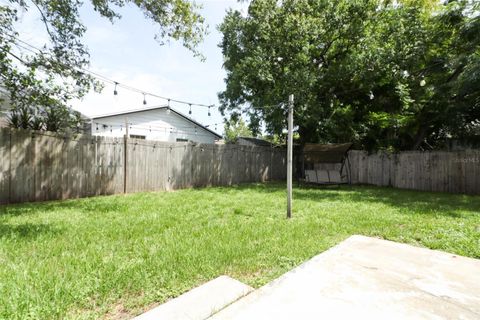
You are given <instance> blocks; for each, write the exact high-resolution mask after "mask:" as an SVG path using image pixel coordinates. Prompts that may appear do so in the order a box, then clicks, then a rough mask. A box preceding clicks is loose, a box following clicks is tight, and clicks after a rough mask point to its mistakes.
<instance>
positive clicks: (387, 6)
mask: <svg viewBox="0 0 480 320" xmlns="http://www.w3.org/2000/svg"><path fill="white" fill-rule="evenodd" d="M478 13H479V9H478V4H476V3H475V2H473V1H448V2H446V3H443V2H440V1H427V0H425V1H409V0H408V1H407V0H404V1H400V3H398V2H391V1H382V0H358V1H348V0H340V1H327V0H320V1H308V0H295V1H294V0H286V1H282V2H277V1H274V0H254V1H252V2H251V4H250V7H249V11H248V15H247V16H246V17H244V16H242V15H241V14H240V13H239V12H236V11H230V12H229V13H228V14H227V16H226V17H225V20H224V22H223V23H222V25H221V26H220V31H221V32H222V33H223V40H222V43H221V44H220V46H221V48H222V52H223V55H224V60H225V63H224V66H225V69H226V71H227V78H226V84H227V85H226V89H225V91H223V92H222V93H220V95H219V98H220V100H221V103H222V107H221V111H222V112H224V113H226V112H233V113H245V114H247V115H248V116H249V117H250V118H251V119H252V121H251V124H253V125H255V124H260V123H261V122H262V121H263V122H264V123H265V126H266V129H267V132H268V133H269V134H280V133H281V130H282V129H283V128H285V126H286V108H284V106H283V103H284V101H285V100H286V98H287V97H288V95H289V94H291V93H294V94H295V95H296V98H295V100H296V106H295V123H296V124H297V125H298V126H299V134H300V139H301V141H302V142H347V141H353V142H355V144H356V146H357V147H361V148H366V149H369V150H374V149H392V150H402V149H418V148H432V147H439V146H440V145H441V142H442V141H444V139H445V138H446V137H448V136H460V135H467V132H466V130H463V129H462V130H458V128H459V127H461V128H469V127H476V126H478V122H479V118H480V116H479V99H478V92H480V90H478V72H476V71H475V70H478V56H479V44H478V41H479V40H478V30H479V15H478ZM475 32H476V33H475ZM475 34H476V35H477V36H475ZM474 71H475V72H474ZM252 129H256V128H252ZM464 131H465V132H464Z"/></svg>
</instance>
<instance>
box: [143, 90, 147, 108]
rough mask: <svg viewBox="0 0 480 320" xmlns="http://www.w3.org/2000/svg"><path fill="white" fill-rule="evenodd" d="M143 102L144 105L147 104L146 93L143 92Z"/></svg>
mask: <svg viewBox="0 0 480 320" xmlns="http://www.w3.org/2000/svg"><path fill="white" fill-rule="evenodd" d="M143 104H144V105H146V104H147V98H146V94H145V93H144V94H143Z"/></svg>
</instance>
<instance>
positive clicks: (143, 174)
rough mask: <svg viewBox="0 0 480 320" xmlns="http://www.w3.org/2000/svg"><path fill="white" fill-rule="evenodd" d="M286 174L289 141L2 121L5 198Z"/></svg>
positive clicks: (0, 191)
mask: <svg viewBox="0 0 480 320" xmlns="http://www.w3.org/2000/svg"><path fill="white" fill-rule="evenodd" d="M125 161H126V164H127V165H126V166H125V165H124V164H125ZM285 178H286V152H285V150H284V149H276V148H270V147H252V146H237V145H208V144H196V145H195V144H191V143H166V142H158V141H147V140H137V139H127V141H125V140H124V139H123V138H121V139H116V138H106V137H92V136H76V137H67V136H61V135H56V134H52V133H45V132H31V131H25V130H12V129H8V128H0V203H16V202H26V201H43V200H54V199H68V198H79V197H88V196H94V195H107V194H116V193H122V192H128V193H133V192H140V191H157V190H171V189H180V188H188V187H201V186H222V185H231V184H238V183H243V182H263V181H268V180H283V179H285Z"/></svg>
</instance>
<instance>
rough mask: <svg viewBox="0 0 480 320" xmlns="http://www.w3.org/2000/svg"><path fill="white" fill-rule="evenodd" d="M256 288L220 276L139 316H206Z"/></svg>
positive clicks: (168, 319)
mask: <svg viewBox="0 0 480 320" xmlns="http://www.w3.org/2000/svg"><path fill="white" fill-rule="evenodd" d="M251 291H253V288H252V287H250V286H247V285H246V284H243V283H241V282H240V281H238V280H235V279H232V278H230V277H228V276H220V277H218V278H216V279H213V280H211V281H209V282H207V283H204V284H202V285H201V286H199V287H196V288H194V289H192V290H190V291H188V292H186V293H184V294H182V295H181V296H179V297H177V298H175V299H172V300H170V301H168V302H166V303H164V304H162V305H160V306H158V307H156V308H153V309H152V310H150V311H148V312H146V313H144V314H142V315H140V316H138V317H136V318H135V320H157V319H158V320H163V319H165V320H184V319H188V320H204V319H207V318H208V317H210V316H211V315H212V314H214V313H215V312H217V311H219V310H221V309H223V308H225V307H226V306H227V305H229V304H231V303H233V302H235V301H237V300H238V299H240V298H242V297H243V296H245V295H246V294H248V293H249V292H251Z"/></svg>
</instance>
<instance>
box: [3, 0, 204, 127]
mask: <svg viewBox="0 0 480 320" xmlns="http://www.w3.org/2000/svg"><path fill="white" fill-rule="evenodd" d="M91 3H92V5H93V8H94V9H95V11H96V12H98V13H99V14H100V16H102V17H105V18H107V19H109V20H110V21H112V23H113V22H114V21H115V20H116V19H119V18H120V15H119V14H118V12H117V11H116V9H117V8H118V7H123V6H126V5H130V4H133V5H135V6H137V7H138V9H139V10H141V11H142V12H143V13H144V15H145V17H146V18H147V19H149V20H151V21H153V22H154V23H156V24H157V25H158V26H159V30H160V31H159V32H158V34H157V35H155V38H156V39H157V40H158V41H159V42H160V43H161V44H163V43H164V42H165V41H168V40H169V39H174V40H181V41H182V43H183V45H184V46H185V47H186V48H188V49H189V50H191V51H192V52H193V53H194V55H197V56H200V57H201V54H200V52H198V50H197V49H196V48H197V45H198V44H199V42H200V41H201V40H202V39H203V36H204V34H205V32H206V27H205V23H204V19H203V17H201V16H200V15H199V14H198V13H197V9H198V8H199V7H198V5H196V4H195V3H192V2H190V1H188V0H155V1H151V0H135V1H129V0H91ZM82 4H83V3H82V1H79V0H28V1H24V0H9V1H8V3H7V4H2V5H0V85H1V86H2V87H3V88H4V89H5V90H6V91H7V92H8V97H7V98H8V100H9V101H10V103H11V104H12V107H13V110H14V111H15V110H16V112H17V113H18V114H21V113H24V112H32V113H30V116H31V118H32V119H37V115H39V114H44V115H48V114H50V115H51V116H50V118H48V119H50V120H51V119H52V117H53V118H55V119H58V118H59V117H58V115H59V114H64V115H65V113H67V114H69V115H68V116H67V118H69V117H70V116H75V114H72V112H70V109H69V108H68V107H67V103H68V101H69V100H71V99H74V98H81V97H83V96H84V95H85V94H86V93H87V92H88V91H89V90H91V89H92V88H93V89H95V90H97V91H98V90H101V85H100V83H99V82H98V81H96V80H95V78H94V77H92V76H91V75H90V74H89V73H88V72H85V71H84V69H85V68H86V67H88V65H89V54H88V50H87V48H86V47H85V45H84V44H83V43H82V37H83V35H84V33H85V31H86V27H85V26H84V25H83V23H82V21H81V20H80V17H79V8H80V7H81V5H82ZM30 10H34V11H36V12H37V13H38V15H39V17H40V19H41V21H42V22H43V25H44V27H45V30H46V33H47V34H48V37H49V40H50V43H47V44H45V46H44V47H43V49H42V50H41V52H38V51H37V50H35V49H33V48H32V47H31V46H29V44H28V43H25V42H23V41H22V40H21V39H20V37H19V34H18V32H17V31H16V30H15V22H16V21H17V20H18V19H19V15H20V14H21V12H24V11H30ZM60 109H62V110H60ZM52 114H55V116H53V115H52ZM13 116H14V117H16V116H15V114H13ZM60 118H62V117H60ZM63 118H64V117H63ZM48 119H43V120H45V121H47V120H48ZM43 120H42V121H43ZM33 125H34V124H31V125H30V126H33ZM62 125H63V126H68V125H69V124H68V121H67V122H64V123H63V124H62ZM46 126H48V124H46V123H44V125H43V128H46ZM53 127H56V126H53ZM50 128H52V126H50Z"/></svg>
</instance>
